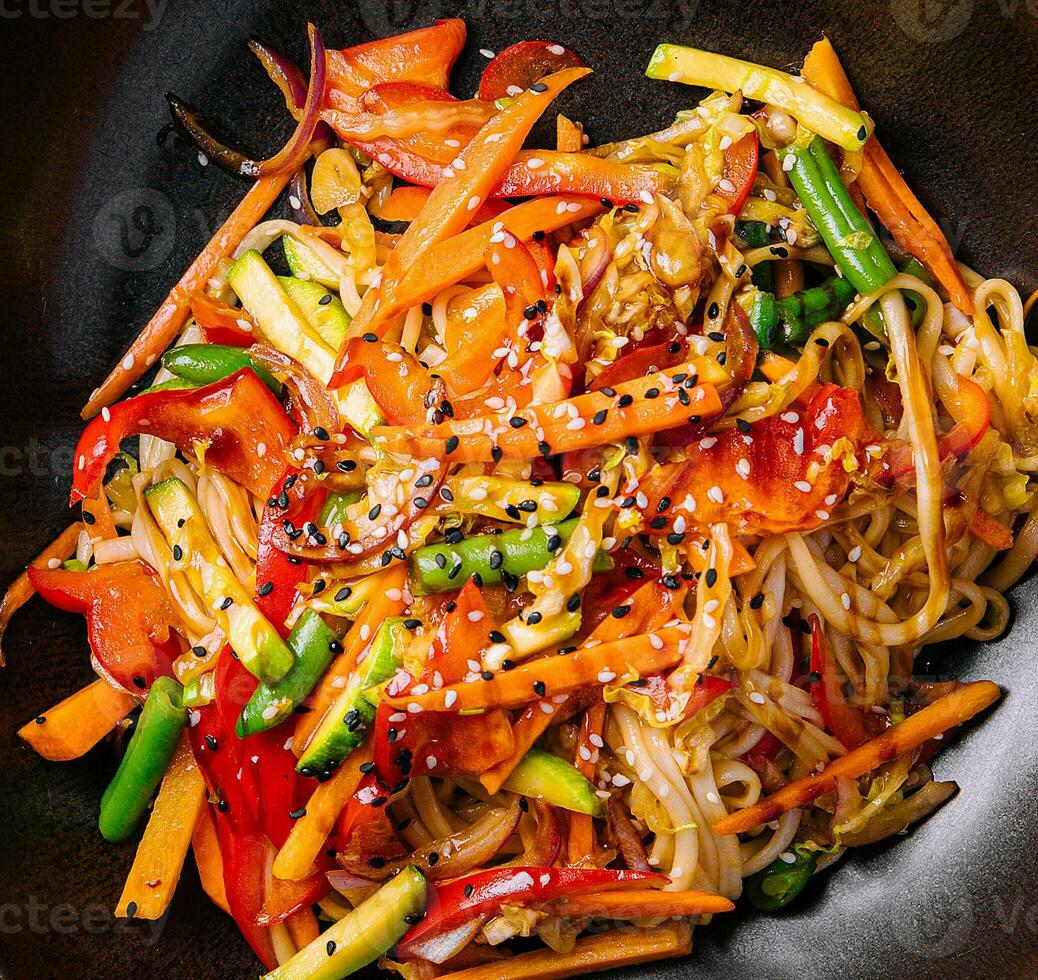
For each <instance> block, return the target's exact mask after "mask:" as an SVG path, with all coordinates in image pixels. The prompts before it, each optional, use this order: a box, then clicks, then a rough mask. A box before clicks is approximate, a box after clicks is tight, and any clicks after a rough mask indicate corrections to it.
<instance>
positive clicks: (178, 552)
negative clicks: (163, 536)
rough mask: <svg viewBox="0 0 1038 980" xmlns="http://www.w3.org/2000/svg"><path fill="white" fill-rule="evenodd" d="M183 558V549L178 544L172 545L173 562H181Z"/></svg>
mask: <svg viewBox="0 0 1038 980" xmlns="http://www.w3.org/2000/svg"><path fill="white" fill-rule="evenodd" d="M183 557H184V549H183V548H181V547H180V545H179V544H175V545H173V560H174V561H181V560H182V559H183Z"/></svg>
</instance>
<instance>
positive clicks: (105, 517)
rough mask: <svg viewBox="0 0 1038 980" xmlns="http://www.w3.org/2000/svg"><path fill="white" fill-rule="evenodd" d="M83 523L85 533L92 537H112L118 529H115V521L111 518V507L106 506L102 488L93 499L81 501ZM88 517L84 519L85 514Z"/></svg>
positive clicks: (106, 500)
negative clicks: (88, 516)
mask: <svg viewBox="0 0 1038 980" xmlns="http://www.w3.org/2000/svg"><path fill="white" fill-rule="evenodd" d="M82 506H83V515H84V519H83V523H84V524H85V525H86V530H87V533H88V534H89V535H90V537H92V538H104V539H108V538H114V537H115V536H116V535H117V534H118V531H116V529H115V521H113V520H112V509H111V507H109V506H108V497H107V496H106V495H105V492H104V488H103V487H102V489H101V492H100V493H99V494H98V495H97V496H96V497H95V498H94V499H93V500H84V501H83V505H82ZM87 514H89V515H90V519H89V520H87V519H86V515H87Z"/></svg>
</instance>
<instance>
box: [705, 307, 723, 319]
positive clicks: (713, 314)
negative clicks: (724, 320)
mask: <svg viewBox="0 0 1038 980" xmlns="http://www.w3.org/2000/svg"><path fill="white" fill-rule="evenodd" d="M720 312H721V308H720V307H719V306H718V305H717V304H716V303H711V304H710V306H709V307H708V308H707V311H706V315H707V316H708V317H709V318H710V319H711V320H716V319H717V316H718V314H719V313H720Z"/></svg>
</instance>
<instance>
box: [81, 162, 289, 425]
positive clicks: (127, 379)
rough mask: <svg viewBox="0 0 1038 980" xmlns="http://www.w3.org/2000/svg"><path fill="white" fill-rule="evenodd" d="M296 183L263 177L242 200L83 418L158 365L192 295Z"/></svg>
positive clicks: (92, 398) (96, 394)
mask: <svg viewBox="0 0 1038 980" xmlns="http://www.w3.org/2000/svg"><path fill="white" fill-rule="evenodd" d="M291 179H292V174H290V173H286V174H276V175H273V176H270V177H260V178H259V179H258V180H257V181H256V182H255V183H254V184H253V185H252V187H250V188H249V192H248V193H247V194H246V195H245V197H244V198H243V199H242V202H241V203H240V204H239V205H238V206H237V207H236V208H235V209H234V210H233V211H232V212H231V214H230V216H229V217H228V218H227V220H226V221H225V222H224V223H223V224H222V225H221V226H220V229H219V230H218V231H217V233H216V234H215V235H213V237H212V238H211V239H210V240H209V244H208V245H206V247H205V248H204V249H202V251H201V252H199V253H198V256H197V257H196V258H195V260H194V262H192V263H191V265H189V266H188V267H187V271H186V272H185V273H184V275H183V276H181V278H180V281H179V282H178V283H177V284H176V285H175V286H174V287H173V288H172V289H171V290H170V293H169V295H168V296H167V297H166V298H165V299H164V300H163V302H162V305H161V306H160V307H159V308H158V310H156V311H155V315H154V316H153V317H152V318H151V319H150V320H149V321H148V322H147V323H146V324H145V326H144V329H143V330H142V331H141V332H140V334H138V336H137V339H136V340H135V341H134V342H133V343H132V344H130V347H129V350H127V352H126V353H125V354H124V355H123V357H122V359H121V360H120V361H119V363H118V365H116V367H114V368H113V369H112V371H111V373H110V374H109V375H108V377H107V378H105V380H104V382H103V383H102V384H101V387H100V388H97V389H95V390H94V392H93V393H92V394H91V396H90V400H89V401H88V402H87V403H86V405H85V406H84V408H83V411H82V416H83V418H85V419H89V418H92V417H93V416H94V415H96V414H97V413H98V412H100V411H101V409H102V408H104V407H105V406H106V405H111V404H112V402H114V401H115V400H116V399H118V398H119V397H120V396H121V395H123V394H125V393H126V391H127V389H128V388H129V387H130V385H132V384H133V383H134V382H135V381H136V380H137V379H138V378H139V377H141V375H143V374H144V373H145V371H147V370H148V368H150V367H151V366H152V364H154V363H155V362H156V361H157V360H158V358H159V355H160V354H161V353H162V352H163V351H164V350H165V349H166V348H167V347H169V345H170V344H171V343H173V341H174V340H175V339H176V336H177V334H178V333H179V332H180V329H181V328H182V327H183V326H184V324H185V323H186V322H187V318H188V315H189V313H190V309H191V308H190V299H191V294H192V293H195V292H197V291H199V290H201V289H204V288H205V286H206V283H207V282H208V281H209V279H210V278H211V277H212V276H213V274H214V273H215V272H216V269H217V266H218V264H219V262H220V260H221V259H223V258H225V257H226V256H228V255H230V254H231V252H233V251H234V249H235V248H237V247H238V245H239V243H240V242H241V240H242V239H243V238H244V237H245V235H246V234H247V233H248V232H250V231H251V230H252V229H253V228H254V227H255V226H256V225H257V224H258V223H259V221H260V219H261V218H262V217H263V215H265V214H266V213H267V211H268V210H270V206H271V205H272V204H273V203H274V201H275V200H276V199H277V196H278V195H279V194H280V193H281V192H282V191H283V190H284V189H285V186H286V185H287V184H288V182H289V181H290V180H291Z"/></svg>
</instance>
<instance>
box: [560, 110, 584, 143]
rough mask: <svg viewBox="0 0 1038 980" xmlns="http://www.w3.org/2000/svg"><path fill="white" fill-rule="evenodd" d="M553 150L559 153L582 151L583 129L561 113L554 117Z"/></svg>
mask: <svg viewBox="0 0 1038 980" xmlns="http://www.w3.org/2000/svg"><path fill="white" fill-rule="evenodd" d="M555 149H556V150H558V151H559V152H560V153H579V152H580V151H581V150H583V149H584V127H583V126H582V125H581V124H580V123H578V122H574V121H573V120H572V119H569V118H568V117H566V116H564V115H563V114H562V113H561V112H560V113H559V114H558V115H557V116H556V117H555Z"/></svg>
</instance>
